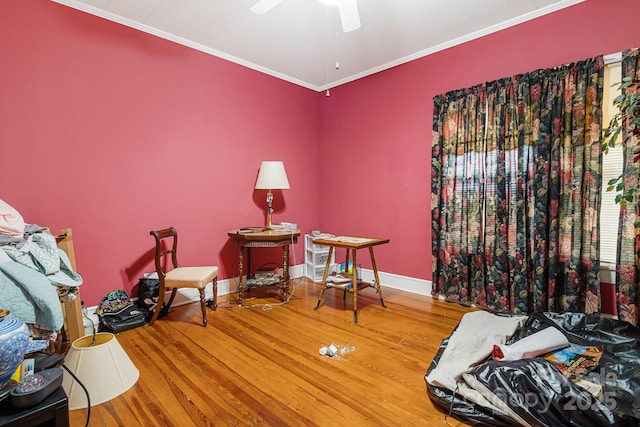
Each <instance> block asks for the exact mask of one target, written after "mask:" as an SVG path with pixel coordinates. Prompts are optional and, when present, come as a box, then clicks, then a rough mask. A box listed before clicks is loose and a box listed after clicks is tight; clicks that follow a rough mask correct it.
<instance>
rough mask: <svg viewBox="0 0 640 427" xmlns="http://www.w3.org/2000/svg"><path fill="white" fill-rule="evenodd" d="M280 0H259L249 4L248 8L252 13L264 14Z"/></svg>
mask: <svg viewBox="0 0 640 427" xmlns="http://www.w3.org/2000/svg"><path fill="white" fill-rule="evenodd" d="M281 1H282V0H259V1H258V2H257V3H255V4H254V5H253V6H251V7H250V8H249V10H250V11H251V12H253V13H257V14H258V15H264V14H265V13H267V12H269V11H270V10H271V9H273V8H274V7H276V6H277V5H278V3H280V2H281Z"/></svg>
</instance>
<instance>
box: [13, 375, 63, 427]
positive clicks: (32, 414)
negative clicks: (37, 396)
mask: <svg viewBox="0 0 640 427" xmlns="http://www.w3.org/2000/svg"><path fill="white" fill-rule="evenodd" d="M60 369H62V368H60ZM9 400H10V398H9V397H7V398H6V400H4V401H0V426H3V427H19V426H22V427H24V426H41V427H42V426H52V427H67V426H68V425H69V402H68V400H67V395H66V394H65V392H64V390H63V389H62V387H60V388H58V389H57V390H56V391H54V392H53V393H52V394H51V396H49V397H47V398H46V399H45V400H43V401H42V402H40V403H39V404H37V405H35V406H32V407H31V408H26V409H19V408H16V407H14V406H12V405H11V403H10V402H9Z"/></svg>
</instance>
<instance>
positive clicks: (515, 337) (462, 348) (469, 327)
mask: <svg viewBox="0 0 640 427" xmlns="http://www.w3.org/2000/svg"><path fill="white" fill-rule="evenodd" d="M549 328H553V329H555V330H554V331H552V330H549ZM549 332H553V334H556V333H557V332H560V333H561V334H562V335H563V336H564V337H565V338H566V341H565V340H562V339H560V340H558V342H557V345H555V346H553V347H550V349H548V348H544V346H545V345H547V346H548V345H549V340H548V337H549V336H550V334H549ZM536 334H537V335H538V336H545V337H546V338H545V339H543V340H542V344H543V345H542V347H541V348H544V350H541V351H543V352H542V353H541V354H539V355H536V354H537V353H536V352H529V353H527V352H525V353H523V354H524V357H522V358H520V359H517V360H506V359H502V360H498V358H496V357H494V355H495V354H496V353H495V351H494V350H496V349H500V348H502V349H507V348H508V347H510V346H511V347H513V348H518V347H520V348H525V347H526V348H529V347H530V342H532V341H533V340H532V337H533V336H536ZM527 337H529V338H528V339H526V340H525V338H527ZM522 340H525V341H524V343H525V346H522V345H520V346H518V345H517V343H518V342H519V341H522ZM499 353H500V352H498V354H499ZM533 355H535V357H534V356H533ZM507 359H508V358H507ZM425 381H426V383H427V393H428V395H429V397H430V398H431V399H432V400H433V401H434V402H435V403H436V404H437V405H439V406H440V407H441V408H442V409H443V411H444V412H445V413H448V414H450V415H452V416H454V417H455V418H458V419H460V420H461V421H464V422H466V423H469V424H474V425H492V426H511V425H523V426H557V425H575V426H640V331H639V330H638V329H637V328H635V327H634V326H632V325H631V324H629V323H627V322H623V321H619V320H615V319H611V318H606V317H602V316H598V315H593V314H580V313H565V314H557V313H536V314H532V315H530V316H525V317H522V316H518V317H510V316H498V315H494V314H490V313H487V312H482V311H478V312H472V313H468V314H466V315H465V316H464V317H463V319H462V320H461V321H460V323H459V324H458V326H457V327H456V329H455V330H454V332H453V334H452V335H451V336H450V337H449V338H446V339H445V340H443V341H442V343H441V345H440V349H439V351H438V353H437V354H436V356H435V358H434V360H433V361H432V362H431V365H430V367H429V369H428V371H427V373H426V375H425Z"/></svg>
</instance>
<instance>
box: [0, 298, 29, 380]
mask: <svg viewBox="0 0 640 427" xmlns="http://www.w3.org/2000/svg"><path fill="white" fill-rule="evenodd" d="M7 314H9V312H8V311H6V310H0V388H1V387H3V386H4V385H5V384H6V383H7V382H9V380H10V379H11V376H12V375H13V373H14V372H15V371H16V368H17V367H18V365H20V363H22V359H23V358H24V354H25V353H26V352H27V347H29V328H28V327H27V325H26V323H24V322H23V321H22V320H18V319H14V318H13V317H6V315H7Z"/></svg>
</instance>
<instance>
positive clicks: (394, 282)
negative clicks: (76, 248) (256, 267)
mask: <svg viewBox="0 0 640 427" xmlns="http://www.w3.org/2000/svg"><path fill="white" fill-rule="evenodd" d="M289 271H290V274H291V278H292V279H296V278H298V277H303V276H304V264H301V265H294V266H293V267H291V268H290V270H289ZM378 277H380V282H381V283H380V285H381V286H382V287H386V288H391V289H397V290H400V291H405V292H411V293H413V294H418V295H426V296H431V284H432V283H431V281H430V280H424V279H416V278H414V277H407V276H401V275H398V274H392V273H385V272H382V271H378ZM362 279H363V280H364V281H365V282H373V279H374V276H373V270H368V269H364V268H363V269H362ZM237 286H238V279H237V278H236V277H232V278H230V279H224V280H218V296H220V295H228V294H232V293H234V292H236V291H237ZM170 295H171V292H167V293H166V294H165V301H167V300H168V299H169V296H170ZM204 295H205V298H206V299H209V298H213V287H212V286H211V285H210V284H209V285H207V287H206V288H205V290H204ZM132 299H133V300H137V298H132ZM199 299H200V294H199V293H198V290H197V289H190V288H185V289H178V292H177V293H176V297H175V299H174V300H173V304H171V306H172V307H175V306H179V305H184V304H190V303H192V302H196V301H198V300H199ZM96 308H97V307H95V306H94V307H88V310H89V313H90V314H93V313H94V312H95V311H96ZM91 317H92V318H93V317H95V321H96V324H97V321H98V319H97V316H95V315H93V316H91Z"/></svg>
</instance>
